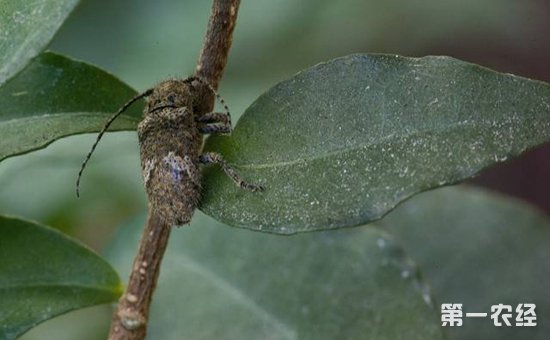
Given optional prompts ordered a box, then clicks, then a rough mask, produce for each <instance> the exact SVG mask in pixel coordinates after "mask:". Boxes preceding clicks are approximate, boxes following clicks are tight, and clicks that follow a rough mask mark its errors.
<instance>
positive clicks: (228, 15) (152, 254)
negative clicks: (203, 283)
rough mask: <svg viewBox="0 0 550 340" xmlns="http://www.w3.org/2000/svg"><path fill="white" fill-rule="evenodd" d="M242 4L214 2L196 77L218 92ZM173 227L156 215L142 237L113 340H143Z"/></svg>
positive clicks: (207, 100)
mask: <svg viewBox="0 0 550 340" xmlns="http://www.w3.org/2000/svg"><path fill="white" fill-rule="evenodd" d="M239 4H240V0H214V1H213V4H212V12H211V14H210V20H209V23H208V30H207V33H206V38H205V40H204V45H203V48H202V51H201V54H200V57H199V61H198V63H197V67H196V71H195V76H197V77H200V78H201V79H203V80H205V81H206V82H207V83H209V84H211V86H212V87H213V88H215V89H216V88H217V87H218V84H219V82H220V80H221V77H222V75H223V70H224V68H225V65H226V63H227V57H228V54H229V49H230V47H231V42H232V34H233V29H234V28H235V23H236V20H237V12H238V9H239ZM201 100H202V101H203V105H200V106H199V107H200V108H201V109H202V110H203V111H204V112H197V114H198V115H201V114H205V113H207V111H209V110H211V108H212V107H213V106H214V97H213V96H212V95H204V96H203V97H202V98H201ZM171 228H172V227H171V226H168V225H166V224H164V223H163V222H162V221H161V220H160V219H159V217H158V216H157V214H156V213H155V212H154V211H149V217H148V219H147V223H146V225H145V229H144V231H143V235H142V237H141V241H140V246H139V250H138V253H137V255H136V257H135V259H134V265H133V267H132V272H131V273H130V278H129V281H128V286H127V287H126V291H125V292H124V294H123V295H122V297H121V298H120V300H119V303H118V306H117V309H116V311H115V312H114V314H113V320H112V323H111V330H110V333H109V339H110V340H141V339H144V338H145V335H146V332H147V321H148V318H149V309H150V304H151V300H152V296H153V292H154V290H155V286H156V283H157V279H158V276H159V272H160V265H161V262H162V258H163V256H164V252H165V251H166V247H167V245H168V239H169V236H170V231H171Z"/></svg>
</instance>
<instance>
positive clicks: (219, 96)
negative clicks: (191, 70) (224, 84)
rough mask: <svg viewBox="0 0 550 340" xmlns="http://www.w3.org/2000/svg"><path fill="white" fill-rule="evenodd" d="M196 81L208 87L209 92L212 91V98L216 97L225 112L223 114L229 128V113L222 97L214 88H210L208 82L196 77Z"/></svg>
mask: <svg viewBox="0 0 550 340" xmlns="http://www.w3.org/2000/svg"><path fill="white" fill-rule="evenodd" d="M197 79H198V80H200V81H201V82H202V83H203V84H205V85H206V86H208V88H209V89H210V91H212V93H213V94H214V96H215V97H216V99H217V100H218V102H219V103H220V104H222V106H223V108H224V110H225V113H227V117H228V118H229V126H231V113H229V107H228V106H227V104H226V103H225V100H223V98H222V96H221V95H220V94H219V93H218V91H216V89H215V88H214V86H212V84H210V83H209V82H207V81H206V80H204V79H202V78H200V77H197Z"/></svg>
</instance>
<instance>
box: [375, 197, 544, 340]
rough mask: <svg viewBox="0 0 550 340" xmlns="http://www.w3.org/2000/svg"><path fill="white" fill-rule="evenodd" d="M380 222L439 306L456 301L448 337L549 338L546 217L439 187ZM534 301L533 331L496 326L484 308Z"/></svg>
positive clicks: (507, 203) (499, 200)
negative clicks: (456, 317)
mask: <svg viewBox="0 0 550 340" xmlns="http://www.w3.org/2000/svg"><path fill="white" fill-rule="evenodd" d="M382 223H383V224H384V225H386V226H387V227H389V228H390V231H392V232H393V233H394V235H395V237H396V238H397V239H398V240H399V241H400V243H402V244H403V245H404V246H405V249H406V250H407V253H408V254H410V255H411V256H412V257H413V259H414V260H415V261H417V262H418V264H419V266H420V268H422V270H423V274H425V276H426V277H427V279H428V282H429V283H430V285H431V286H432V287H433V290H434V295H435V298H436V300H437V301H438V302H441V303H462V304H463V311H464V312H478V313H482V312H486V313H488V316H487V318H481V319H472V318H463V326H462V327H449V328H447V329H446V330H448V331H449V334H450V335H451V338H452V339H457V340H459V339H484V340H492V339H495V340H497V339H498V340H517V339H531V340H543V339H548V338H549V336H550V323H549V322H548V320H549V319H548V315H550V295H549V294H548V287H550V248H549V246H548V245H549V244H550V219H549V218H548V216H545V215H544V214H542V213H541V212H538V211H535V210H534V209H533V208H532V207H530V206H527V205H526V204H525V203H522V202H519V201H516V200H513V199H509V198H504V197H501V196H497V195H496V194H491V193H489V192H485V191H481V190H474V189H473V188H471V189H467V190H466V189H463V188H462V189H460V188H446V189H442V190H436V191H433V192H429V193H425V194H422V195H420V196H418V197H415V198H414V199H412V200H410V201H408V202H405V203H404V204H403V205H402V206H400V207H399V208H398V209H396V210H395V211H394V212H392V213H391V214H389V215H388V216H387V217H386V218H385V219H384V220H383V221H382ZM499 303H503V304H509V305H512V308H513V309H514V314H513V319H511V320H510V321H511V322H512V325H515V318H516V316H517V314H516V312H515V309H516V307H517V305H518V304H519V303H535V304H536V310H535V312H536V313H537V319H538V322H537V323H538V325H537V326H536V327H516V326H512V327H505V326H503V327H495V326H494V324H493V320H492V319H491V318H490V315H491V305H497V304H499Z"/></svg>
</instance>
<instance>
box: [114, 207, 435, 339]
mask: <svg viewBox="0 0 550 340" xmlns="http://www.w3.org/2000/svg"><path fill="white" fill-rule="evenodd" d="M197 217H198V218H195V219H194V221H193V223H192V225H191V226H190V227H185V228H182V229H177V230H174V231H173V233H172V239H171V241H170V245H169V248H168V252H167V254H166V257H165V258H164V262H163V267H162V271H161V273H160V279H159V284H158V287H157V291H156V292H155V297H154V300H153V306H152V310H151V315H150V324H149V329H148V333H149V338H150V339H165V340H169V339H371V340H376V339H409V340H413V339H423V340H426V339H441V338H442V333H441V328H440V325H439V318H438V316H437V313H436V310H434V308H433V304H432V302H431V298H430V295H429V292H428V291H427V288H426V287H425V286H424V284H423V283H422V281H420V280H419V278H418V273H417V270H416V268H415V266H414V264H412V263H411V261H410V260H409V259H408V258H407V257H406V256H405V255H404V253H403V252H402V250H401V248H399V247H398V246H397V245H396V244H395V243H394V242H393V240H392V239H391V238H390V237H388V235H387V234H386V233H385V232H383V231H381V230H378V229H375V228H361V229H359V228H358V229H347V230H341V231H332V232H324V233H310V234H303V235H296V236H292V237H284V236H278V235H270V234H262V233H251V232H249V231H244V230H235V229H231V228H224V227H223V226H221V225H220V224H219V223H216V222H214V221H212V220H211V219H204V218H202V217H203V216H200V215H199V216H197ZM142 224H143V219H138V220H137V221H133V222H132V223H129V224H128V225H127V226H125V227H123V228H122V230H121V232H120V233H119V235H118V236H117V237H116V239H115V243H114V244H113V247H112V248H111V250H110V256H109V257H110V258H111V259H113V260H112V261H113V263H114V264H115V267H117V268H122V269H121V275H123V276H124V277H127V275H126V274H127V273H128V271H129V269H130V267H131V264H132V258H133V256H134V254H135V248H136V245H137V243H138V240H139V234H140V233H141V230H142Z"/></svg>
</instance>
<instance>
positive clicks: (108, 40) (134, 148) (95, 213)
mask: <svg viewBox="0 0 550 340" xmlns="http://www.w3.org/2000/svg"><path fill="white" fill-rule="evenodd" d="M210 5H211V3H210V1H204V0H203V1H199V0H189V1H183V0H157V1H145V0H117V1H112V0H83V1H81V4H80V5H79V6H78V8H77V9H76V10H75V11H74V12H73V14H72V15H71V17H70V18H69V20H68V21H67V22H66V23H65V25H64V26H63V27H62V28H61V30H60V31H59V33H58V34H57V36H56V37H55V38H54V40H53V42H52V43H51V46H50V49H52V50H54V51H57V52H61V53H64V54H67V55H69V56H71V57H74V58H77V59H81V60H84V61H87V62H90V63H93V64H96V65H98V66H100V67H102V68H104V69H106V70H108V71H110V72H112V73H113V74H115V75H117V76H118V77H120V78H121V79H122V80H123V81H125V82H127V83H128V84H130V85H131V86H133V87H134V88H135V89H137V90H138V91H139V90H143V89H146V88H149V87H151V86H152V85H154V84H155V83H157V82H159V81H161V80H163V79H165V78H167V77H185V76H187V75H189V74H191V73H192V72H193V69H194V66H195V63H196V60H197V57H198V53H199V51H200V48H201V45H202V40H203V36H204V33H205V30H206V23H207V20H208V16H209V12H210ZM549 37H550V2H548V1H547V0H385V1H379V0H342V1H329V0H315V1H314V0H302V1H295V0H279V1H268V0H254V1H242V4H241V9H240V12H239V18H238V23H237V27H236V30H235V33H234V42H233V47H232V50H231V54H230V58H229V63H228V66H227V69H226V73H225V76H224V79H223V81H222V83H221V86H220V89H219V91H220V93H221V94H222V96H223V97H224V98H225V100H226V102H227V103H228V105H229V107H230V109H231V112H232V115H233V116H234V121H236V119H237V118H238V116H239V115H240V114H241V113H242V112H243V111H244V110H245V109H246V107H247V106H248V105H250V104H251V103H252V101H253V100H254V99H255V98H256V97H258V96H259V95H260V94H261V93H263V92H264V91H266V90H267V89H268V88H269V87H271V86H272V85H274V84H275V83H277V82H279V81H281V80H283V79H286V78H288V77H290V76H291V75H293V74H294V73H296V72H298V71H299V70H301V69H304V68H306V67H309V66H311V65H314V64H316V63H318V62H321V61H325V60H327V59H331V58H334V57H338V56H343V55H348V54H352V53H365V52H381V53H396V54H403V55H408V56H423V55H451V56H453V57H456V58H459V59H463V60H467V61H471V62H474V63H478V64H482V65H485V66H487V67H490V68H493V69H496V70H499V71H502V72H508V73H515V74H518V75H522V76H526V77H530V78H535V79H540V80H544V81H550V62H549V60H550V38H549ZM94 139H95V135H82V136H74V137H70V138H65V139H63V140H61V141H58V142H55V143H53V144H52V145H50V146H49V147H48V148H46V149H44V150H41V151H38V152H33V153H30V154H28V155H24V156H20V157H15V158H10V159H8V160H5V161H4V162H2V164H1V165H0V184H1V185H0V188H2V189H0V212H1V213H3V214H9V215H20V216H25V217H28V218H32V219H35V220H38V221H40V222H43V223H46V224H49V225H52V226H54V227H57V228H60V229H62V230H64V231H66V232H68V233H70V234H73V235H75V236H76V237H78V238H80V239H81V240H83V241H84V242H85V243H87V244H89V245H91V246H92V247H94V248H95V249H97V250H99V251H101V249H102V247H103V246H104V245H105V244H106V242H108V240H109V238H110V237H111V235H112V233H113V232H114V230H115V228H116V227H117V226H118V225H119V224H121V223H122V222H123V221H125V220H127V219H128V218H130V217H131V216H134V215H135V214H137V213H140V212H143V211H145V209H146V202H145V193H144V191H143V189H142V185H141V178H140V170H139V160H138V144H137V137H136V134H135V132H121V133H110V134H108V135H107V136H106V137H105V138H104V139H103V141H102V143H101V144H100V146H99V148H98V150H97V151H96V153H95V155H94V157H93V158H92V161H91V162H90V163H89V166H88V169H87V172H86V173H85V174H84V178H83V181H82V198H81V199H79V200H77V199H76V197H75V193H74V189H75V180H76V174H77V173H78V169H79V167H80V164H81V162H82V160H83V158H84V156H85V155H86V153H87V152H88V150H89V148H90V147H91V145H92V143H93V140H94ZM549 173H550V148H549V147H548V146H546V147H543V148H540V149H537V150H534V151H531V152H529V153H528V154H526V155H525V156H523V157H521V158H520V159H516V160H513V161H511V162H509V163H506V164H503V165H499V166H497V167H495V168H493V169H490V170H488V171H486V172H485V173H483V174H482V175H481V176H480V177H478V178H477V179H475V180H473V181H472V183H473V184H477V185H483V186H487V187H490V188H492V189H495V190H499V191H502V192H506V193H509V194H512V195H515V196H518V197H521V198H523V199H525V200H527V201H529V202H531V203H533V204H535V205H537V206H539V207H540V208H542V209H544V210H545V211H546V212H550V200H549V199H548V192H550V181H549V180H548V174H549ZM204 221H206V222H205V223H208V219H204ZM123 279H125V278H123ZM101 308H103V307H101ZM80 313H81V312H80ZM100 314H101V313H99V314H98V315H100ZM101 315H104V314H101ZM67 317H68V318H71V317H74V316H70V315H69V316H67ZM67 317H65V318H67ZM106 322H108V320H106ZM69 323H70V322H69ZM33 332H34V331H33ZM33 332H31V333H29V335H27V336H28V339H34V338H36V339H38V338H40V337H33ZM69 338H70V337H69ZM93 338H94V337H93V336H92V337H90V339H93Z"/></svg>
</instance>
